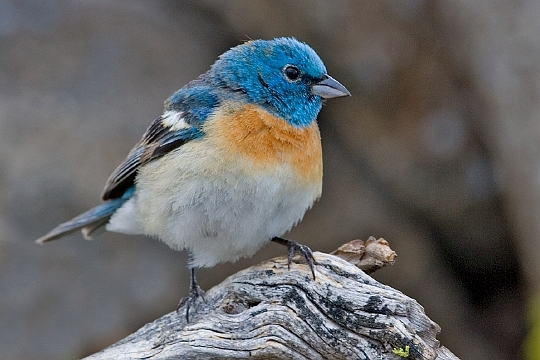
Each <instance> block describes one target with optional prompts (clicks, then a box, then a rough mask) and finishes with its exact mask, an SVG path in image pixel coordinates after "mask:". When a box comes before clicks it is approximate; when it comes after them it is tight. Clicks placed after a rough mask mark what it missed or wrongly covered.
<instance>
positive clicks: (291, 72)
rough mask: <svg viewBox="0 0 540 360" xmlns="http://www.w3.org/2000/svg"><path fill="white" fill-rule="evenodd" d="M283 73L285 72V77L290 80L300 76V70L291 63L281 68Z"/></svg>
mask: <svg viewBox="0 0 540 360" xmlns="http://www.w3.org/2000/svg"><path fill="white" fill-rule="evenodd" d="M283 73H285V76H286V77H287V79H289V80H291V81H295V80H298V78H299V77H300V70H299V69H298V68H297V67H296V66H293V65H287V66H285V68H284V69H283Z"/></svg>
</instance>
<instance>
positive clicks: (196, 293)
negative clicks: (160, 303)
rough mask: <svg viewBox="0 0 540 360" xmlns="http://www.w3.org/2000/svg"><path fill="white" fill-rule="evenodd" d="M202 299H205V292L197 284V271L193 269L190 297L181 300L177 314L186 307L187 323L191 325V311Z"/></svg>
mask: <svg viewBox="0 0 540 360" xmlns="http://www.w3.org/2000/svg"><path fill="white" fill-rule="evenodd" d="M199 297H201V298H202V299H203V300H205V299H204V290H203V289H202V288H201V287H200V286H199V284H197V281H196V280H195V271H194V269H191V281H190V287H189V295H188V296H186V297H183V298H181V299H180V302H178V306H177V307H176V312H177V313H179V312H180V309H181V308H182V307H183V306H184V305H185V306H186V322H188V323H189V309H190V308H191V306H192V305H193V304H194V303H195V301H197V299H198V298H199Z"/></svg>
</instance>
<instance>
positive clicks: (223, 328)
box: [86, 239, 457, 360]
mask: <svg viewBox="0 0 540 360" xmlns="http://www.w3.org/2000/svg"><path fill="white" fill-rule="evenodd" d="M370 240H371V239H370ZM373 240H374V239H373ZM368 241H369V240H368ZM386 245H387V244H386ZM340 249H341V248H340ZM314 255H315V259H316V261H317V265H316V267H315V270H316V276H317V278H316V280H313V278H312V276H311V273H310V270H309V268H308V267H307V266H306V265H304V264H297V263H293V264H292V265H291V269H290V271H288V270H287V261H286V259H285V258H275V259H272V260H269V261H267V262H264V263H262V264H260V265H257V266H253V267H250V268H248V269H246V270H243V271H240V272H238V273H236V274H234V275H232V276H231V277H229V278H227V279H226V280H225V281H223V282H222V283H221V284H219V285H217V286H215V287H214V288H212V289H211V290H209V291H208V292H207V293H206V295H205V301H203V300H202V299H201V300H200V301H198V302H197V303H196V304H195V305H194V306H193V307H192V310H191V312H190V323H189V324H186V320H185V316H184V315H183V313H182V312H181V313H180V314H177V313H176V312H172V313H169V314H167V315H165V316H163V317H162V318H160V319H157V320H156V321H154V322H152V323H149V324H146V325H145V326H143V327H142V328H141V329H139V330H138V331H137V332H135V333H133V334H131V335H129V336H128V337H126V338H125V339H123V340H121V341H119V342H118V343H116V344H114V345H112V346H110V347H108V348H107V349H105V350H103V351H101V352H99V353H96V354H94V355H91V356H89V357H87V358H86V359H87V360H104V359H180V358H181V359H230V358H236V359H244V358H250V359H310V360H313V359H336V360H337V359H402V358H404V357H406V358H408V359H457V357H455V355H453V354H452V353H451V352H450V351H449V350H448V349H446V348H444V347H441V346H440V344H439V341H438V340H437V339H436V336H437V334H438V333H439V332H440V328H439V326H438V325H437V324H435V323H434V322H433V321H431V320H430V319H429V318H428V317H427V316H426V315H425V313H424V309H423V307H422V306H421V305H419V304H418V303H417V302H416V301H415V300H414V299H411V298H409V297H407V296H405V295H404V294H402V293H401V292H399V291H397V290H395V289H393V288H391V287H388V286H386V285H383V284H381V283H379V282H377V281H375V280H374V279H373V278H371V277H370V276H368V275H366V274H365V273H364V272H363V271H361V270H359V269H358V268H357V267H356V266H354V265H353V264H351V263H349V262H347V261H345V260H343V259H341V258H339V257H338V256H334V255H329V254H324V253H320V252H315V253H314ZM338 255H339V254H338ZM394 257H395V253H394V256H392V257H391V260H390V262H392V261H393V258H394ZM297 258H298V260H301V259H300V258H299V257H296V258H295V260H296V259H297ZM398 353H399V354H400V355H398Z"/></svg>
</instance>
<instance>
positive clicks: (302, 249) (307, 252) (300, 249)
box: [272, 237, 316, 280]
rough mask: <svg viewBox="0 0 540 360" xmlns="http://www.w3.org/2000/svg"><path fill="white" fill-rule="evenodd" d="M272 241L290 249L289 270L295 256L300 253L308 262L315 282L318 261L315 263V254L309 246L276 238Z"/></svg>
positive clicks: (288, 253) (288, 254) (288, 256)
mask: <svg viewBox="0 0 540 360" xmlns="http://www.w3.org/2000/svg"><path fill="white" fill-rule="evenodd" d="M272 241H273V242H275V243H278V244H281V245H285V246H286V247H287V249H288V252H287V266H288V268H289V270H290V269H291V263H292V258H293V256H294V254H295V253H299V254H300V255H302V256H303V257H304V258H305V259H306V262H307V264H308V266H309V268H310V270H311V274H312V275H313V280H315V266H314V265H315V264H316V261H315V258H314V257H313V252H312V251H311V249H310V248H309V247H308V246H306V245H302V244H300V243H297V242H296V241H292V240H288V239H283V238H280V237H275V238H273V239H272Z"/></svg>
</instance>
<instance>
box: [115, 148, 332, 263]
mask: <svg viewBox="0 0 540 360" xmlns="http://www.w3.org/2000/svg"><path fill="white" fill-rule="evenodd" d="M191 145H192V144H186V145H184V146H182V148H181V149H178V150H177V151H174V152H173V153H171V154H168V155H166V156H164V157H162V158H160V159H159V161H154V162H151V163H148V164H146V165H145V166H143V167H142V168H141V169H140V171H139V173H138V175H137V186H136V192H135V195H134V197H133V198H132V199H131V200H129V201H128V202H127V203H126V204H124V205H123V206H122V208H120V209H119V210H117V212H116V213H115V214H114V215H113V217H112V218H111V221H110V223H109V225H108V226H107V230H110V231H117V232H124V233H144V234H146V235H150V236H154V237H157V238H159V239H161V240H162V241H164V242H165V243H166V244H168V245H169V246H170V247H172V248H174V249H177V250H181V249H187V250H188V251H190V253H191V255H192V263H191V264H190V265H191V266H194V267H210V266H213V265H215V264H217V263H220V262H230V261H236V260H238V259H239V258H240V257H245V256H251V255H253V254H254V253H255V252H256V251H257V250H258V249H259V248H260V247H262V246H263V245H264V244H265V243H266V242H268V241H269V240H270V239H271V238H273V237H275V236H281V235H283V234H284V233H285V232H286V231H288V230H289V229H290V228H291V227H292V226H294V225H295V224H296V223H297V222H298V221H300V220H301V219H302V217H303V216H304V213H305V211H306V210H307V209H309V208H310V207H311V206H312V205H313V203H314V201H315V200H316V199H317V198H318V197H319V196H320V193H321V181H317V182H316V183H313V184H307V183H306V182H303V183H299V182H298V181H297V179H295V174H293V172H292V170H291V169H289V168H288V167H287V166H283V167H280V168H279V169H276V170H275V171H273V172H270V173H269V172H268V171H266V170H265V171H262V170H261V171H259V172H254V171H249V173H247V172H246V166H245V164H242V163H235V164H230V163H229V164H224V163H223V159H222V158H220V157H219V156H216V154H205V153H203V152H201V148H198V149H197V147H198V145H197V144H193V146H191ZM179 159H182V161H179Z"/></svg>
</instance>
